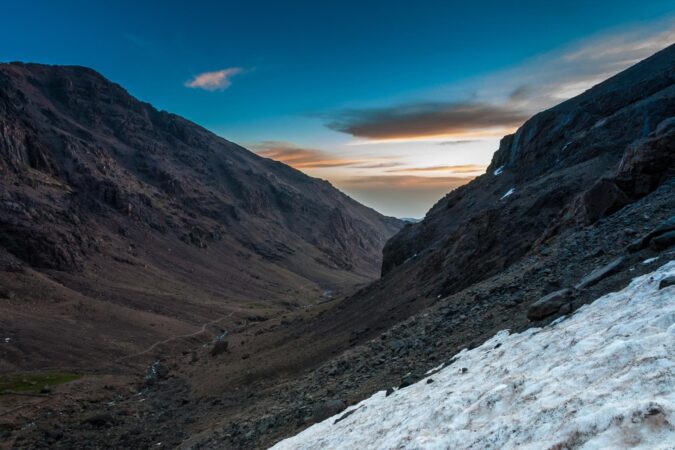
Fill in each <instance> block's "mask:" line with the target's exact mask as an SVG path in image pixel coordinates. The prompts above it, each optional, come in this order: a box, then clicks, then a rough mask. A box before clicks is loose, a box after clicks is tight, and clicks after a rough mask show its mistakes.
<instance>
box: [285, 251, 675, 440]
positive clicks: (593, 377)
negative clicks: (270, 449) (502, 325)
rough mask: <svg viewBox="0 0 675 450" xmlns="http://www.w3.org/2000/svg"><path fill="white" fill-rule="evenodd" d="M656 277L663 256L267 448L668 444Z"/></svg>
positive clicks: (665, 301) (666, 309) (672, 364)
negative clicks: (571, 308) (554, 314)
mask: <svg viewBox="0 0 675 450" xmlns="http://www.w3.org/2000/svg"><path fill="white" fill-rule="evenodd" d="M668 275H675V261H671V262H669V263H668V264H666V265H664V266H662V267H661V268H660V269H659V270H657V271H656V272H653V273H652V274H650V275H645V276H642V277H639V278H636V279H635V280H633V282H632V283H631V284H630V285H629V286H628V287H627V288H625V289H624V290H622V291H619V292H615V293H611V294H608V295H605V296H603V297H601V298H599V299H598V300H596V301H595V302H594V303H592V304H590V305H586V306H584V307H582V308H580V309H579V310H578V311H577V312H576V313H575V314H573V315H572V316H570V317H568V318H563V319H562V320H558V321H556V322H555V323H554V324H552V325H549V326H548V327H546V328H532V329H529V330H527V331H525V332H523V333H518V334H509V333H508V332H507V331H501V332H499V333H497V334H496V335H495V336H494V337H493V338H492V339H490V340H489V341H487V342H486V343H485V344H483V345H482V346H480V347H477V348H475V349H473V350H470V351H467V350H463V351H462V352H460V353H459V354H458V359H457V360H456V361H455V362H453V363H452V364H451V365H449V366H447V367H445V368H444V369H442V370H441V371H440V372H438V373H436V374H433V375H431V378H433V380H434V382H433V383H431V384H427V382H426V379H423V380H422V381H420V382H419V383H417V384H414V385H412V386H410V387H407V388H405V389H402V390H399V391H396V392H394V393H393V394H391V395H390V396H389V397H385V393H384V392H382V391H381V392H378V393H376V394H375V395H373V396H372V397H370V398H369V399H366V400H364V401H363V402H361V403H359V404H358V405H355V406H352V407H350V408H349V409H348V410H347V411H350V410H354V409H356V408H359V409H358V411H354V413H352V414H350V415H349V416H347V417H345V418H344V419H343V420H341V421H340V422H339V423H335V421H336V419H338V418H339V417H341V416H342V414H344V412H343V413H341V414H338V415H336V416H334V417H332V418H330V419H327V420H325V421H323V422H321V423H318V424H316V425H314V426H312V427H311V428H308V429H307V430H305V431H303V432H302V433H300V434H299V435H297V436H295V437H292V438H289V439H286V440H284V441H281V442H280V443H278V444H277V445H276V446H275V447H274V448H275V449H277V450H283V449H319V448H320V449H357V448H358V449H393V448H396V449H422V448H424V449H465V448H472V449H497V448H499V449H502V448H503V449H515V448H518V449H550V448H572V447H573V448H582V449H608V448H611V449H617V448H638V449H650V450H652V449H675V393H674V391H675V374H674V371H675V287H668V288H665V289H661V290H658V284H659V281H660V280H661V279H662V278H664V277H666V276H668ZM464 369H467V370H466V373H463V372H465V371H464ZM345 412H346V411H345Z"/></svg>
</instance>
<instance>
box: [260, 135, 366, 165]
mask: <svg viewBox="0 0 675 450" xmlns="http://www.w3.org/2000/svg"><path fill="white" fill-rule="evenodd" d="M253 148H254V149H255V151H256V153H257V154H258V155H260V156H263V157H265V158H270V159H274V160H275V161H280V162H282V163H284V164H288V165H289V166H291V167H295V168H296V169H319V168H327V167H344V166H353V165H355V164H360V163H364V160H360V159H349V158H342V157H339V156H335V155H331V154H329V153H327V152H325V151H323V150H316V149H310V148H301V147H296V146H294V145H293V144H288V143H285V142H278V141H265V142H262V143H260V144H257V145H254V146H253Z"/></svg>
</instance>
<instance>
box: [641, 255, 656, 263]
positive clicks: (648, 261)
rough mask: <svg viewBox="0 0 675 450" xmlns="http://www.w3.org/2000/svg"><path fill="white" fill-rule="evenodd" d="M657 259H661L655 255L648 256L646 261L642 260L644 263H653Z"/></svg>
mask: <svg viewBox="0 0 675 450" xmlns="http://www.w3.org/2000/svg"><path fill="white" fill-rule="evenodd" d="M657 259H659V257H658V256H655V257H653V258H647V259H645V260H644V261H642V264H651V263H653V262H654V261H656V260H657Z"/></svg>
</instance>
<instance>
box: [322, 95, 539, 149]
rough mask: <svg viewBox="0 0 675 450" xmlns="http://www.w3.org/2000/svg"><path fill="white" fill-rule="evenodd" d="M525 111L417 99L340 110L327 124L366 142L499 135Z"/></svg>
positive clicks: (518, 121) (520, 120) (513, 125)
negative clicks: (373, 107)
mask: <svg viewBox="0 0 675 450" xmlns="http://www.w3.org/2000/svg"><path fill="white" fill-rule="evenodd" d="M529 116H530V114H529V113H527V112H525V111H523V110H520V109H517V108H513V107H511V106H509V105H497V104H490V103H481V102H445V103H444V102H420V103H410V104H405V105H395V106H392V107H388V108H378V109H361V110H349V111H343V112H340V113H338V114H337V116H336V117H335V118H334V119H333V120H332V121H330V122H329V123H328V124H327V126H328V127H329V128H331V129H333V130H335V131H340V132H343V133H347V134H350V135H352V136H354V137H356V138H362V139H366V140H367V141H366V142H371V143H372V142H387V141H405V140H416V139H421V140H423V139H448V138H450V139H463V140H469V138H476V137H484V136H489V137H491V136H499V135H503V134H504V132H505V131H506V132H508V131H512V130H513V129H515V128H517V127H518V126H520V125H521V124H522V123H523V122H524V121H525V120H526V119H527V118H528V117H529Z"/></svg>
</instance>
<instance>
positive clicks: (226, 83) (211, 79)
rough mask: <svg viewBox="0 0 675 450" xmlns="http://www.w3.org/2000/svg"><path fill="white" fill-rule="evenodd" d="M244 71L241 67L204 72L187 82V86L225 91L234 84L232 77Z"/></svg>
mask: <svg viewBox="0 0 675 450" xmlns="http://www.w3.org/2000/svg"><path fill="white" fill-rule="evenodd" d="M243 71H244V69H242V68H241V67H228V68H227V69H221V70H216V71H213V72H204V73H200V74H199V75H196V76H195V77H194V78H192V79H191V80H189V81H187V82H185V86H186V87H189V88H194V89H204V90H205V91H224V90H225V89H227V88H228V87H230V85H231V84H232V77H233V76H235V75H237V74H240V73H242V72H243Z"/></svg>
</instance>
